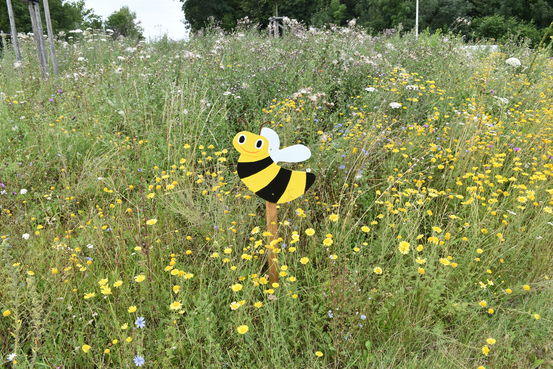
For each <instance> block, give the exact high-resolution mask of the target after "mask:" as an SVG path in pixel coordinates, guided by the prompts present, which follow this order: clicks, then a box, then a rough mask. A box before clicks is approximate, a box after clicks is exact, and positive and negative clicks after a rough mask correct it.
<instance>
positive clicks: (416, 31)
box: [415, 0, 419, 40]
mask: <svg viewBox="0 0 553 369" xmlns="http://www.w3.org/2000/svg"><path fill="white" fill-rule="evenodd" d="M415 13H416V14H415V37H416V38H417V40H418V39H419V0H417V5H416V11H415Z"/></svg>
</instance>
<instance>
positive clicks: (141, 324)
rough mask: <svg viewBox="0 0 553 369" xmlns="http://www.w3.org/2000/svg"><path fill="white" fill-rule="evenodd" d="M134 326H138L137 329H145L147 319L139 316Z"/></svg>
mask: <svg viewBox="0 0 553 369" xmlns="http://www.w3.org/2000/svg"><path fill="white" fill-rule="evenodd" d="M134 324H135V325H136V328H144V327H145V326H146V319H144V317H143V316H139V317H138V318H136V320H135V321H134Z"/></svg>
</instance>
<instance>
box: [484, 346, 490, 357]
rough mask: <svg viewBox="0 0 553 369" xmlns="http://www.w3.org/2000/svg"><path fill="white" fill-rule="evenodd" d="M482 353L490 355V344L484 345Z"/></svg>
mask: <svg viewBox="0 0 553 369" xmlns="http://www.w3.org/2000/svg"><path fill="white" fill-rule="evenodd" d="M482 353H483V354H484V355H486V356H488V354H489V353H490V348H489V347H488V345H485V346H483V347H482Z"/></svg>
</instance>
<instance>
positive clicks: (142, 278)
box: [134, 274, 146, 283]
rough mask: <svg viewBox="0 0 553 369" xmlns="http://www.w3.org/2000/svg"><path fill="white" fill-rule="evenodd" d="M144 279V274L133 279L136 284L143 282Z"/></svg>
mask: <svg viewBox="0 0 553 369" xmlns="http://www.w3.org/2000/svg"><path fill="white" fill-rule="evenodd" d="M145 279H146V276H145V275H144V274H139V275H137V276H136V277H134V281H135V282H137V283H140V282H143V281H144V280H145Z"/></svg>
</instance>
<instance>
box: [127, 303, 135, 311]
mask: <svg viewBox="0 0 553 369" xmlns="http://www.w3.org/2000/svg"><path fill="white" fill-rule="evenodd" d="M127 311H128V312H129V313H134V312H135V311H136V306H134V305H132V306H129V308H128V309H127Z"/></svg>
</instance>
